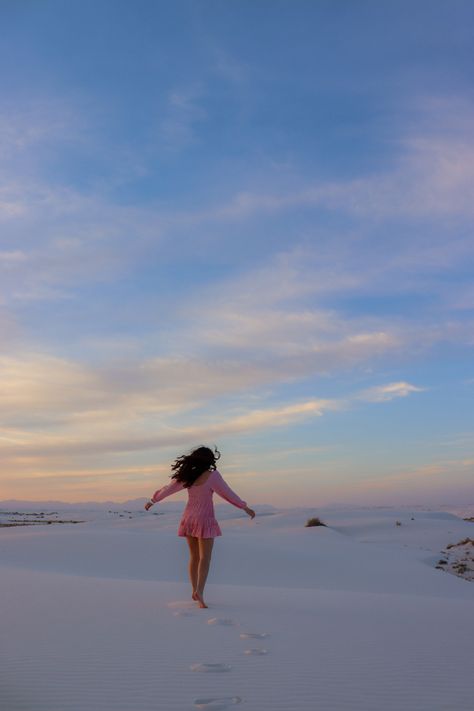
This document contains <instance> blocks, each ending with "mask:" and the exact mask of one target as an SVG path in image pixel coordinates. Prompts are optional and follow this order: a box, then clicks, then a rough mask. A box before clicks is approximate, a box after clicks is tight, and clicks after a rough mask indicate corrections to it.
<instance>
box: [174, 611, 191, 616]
mask: <svg viewBox="0 0 474 711" xmlns="http://www.w3.org/2000/svg"><path fill="white" fill-rule="evenodd" d="M173 615H174V616H175V617H193V615H194V613H193V612H188V610H177V611H176V612H173Z"/></svg>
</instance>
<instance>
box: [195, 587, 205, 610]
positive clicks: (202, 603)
mask: <svg viewBox="0 0 474 711" xmlns="http://www.w3.org/2000/svg"><path fill="white" fill-rule="evenodd" d="M194 594H195V595H196V597H195V598H194V599H195V600H196V601H197V602H198V603H199V607H200V608H204V607H206V608H207V605H206V603H205V602H204V599H203V597H202V595H201V593H198V592H197V591H196V592H195V593H194Z"/></svg>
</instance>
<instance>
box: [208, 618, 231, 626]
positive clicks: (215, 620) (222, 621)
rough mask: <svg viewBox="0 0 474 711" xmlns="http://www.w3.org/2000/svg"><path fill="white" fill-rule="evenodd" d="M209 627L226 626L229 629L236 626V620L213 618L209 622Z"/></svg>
mask: <svg viewBox="0 0 474 711" xmlns="http://www.w3.org/2000/svg"><path fill="white" fill-rule="evenodd" d="M207 624H208V625H225V626H227V627H230V626H231V625H233V624H234V620H231V619H229V618H228V617H211V618H210V619H209V620H208V621H207Z"/></svg>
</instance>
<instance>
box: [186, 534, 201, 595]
mask: <svg viewBox="0 0 474 711" xmlns="http://www.w3.org/2000/svg"><path fill="white" fill-rule="evenodd" d="M186 538H187V541H188V546H189V563H188V573H189V580H190V582H191V587H192V589H193V594H192V598H193V600H197V598H196V589H197V584H198V567H199V544H198V539H197V538H195V537H194V536H186Z"/></svg>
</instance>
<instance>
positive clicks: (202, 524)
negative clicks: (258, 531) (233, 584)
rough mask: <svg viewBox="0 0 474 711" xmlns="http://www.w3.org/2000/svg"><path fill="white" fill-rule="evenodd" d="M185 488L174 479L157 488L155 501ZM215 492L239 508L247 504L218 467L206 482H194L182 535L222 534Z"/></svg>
mask: <svg viewBox="0 0 474 711" xmlns="http://www.w3.org/2000/svg"><path fill="white" fill-rule="evenodd" d="M182 489H184V485H183V482H181V481H176V479H173V480H172V481H171V483H170V484H167V485H166V486H164V487H163V488H162V489H158V491H155V493H154V494H153V496H152V497H151V501H153V502H155V503H156V502H157V501H162V500H163V499H165V498H166V497H167V496H171V494H175V493H176V492H177V491H181V490H182ZM214 492H216V494H219V496H221V497H222V498H223V499H225V500H226V501H228V502H229V504H233V505H234V506H237V508H239V509H245V508H246V506H247V502H246V501H242V499H239V497H238V496H237V494H236V493H235V492H234V491H232V489H231V488H230V486H229V485H228V484H226V482H225V481H224V479H223V478H222V475H221V473H220V472H218V471H217V469H215V470H214V471H212V472H211V474H210V475H209V476H208V478H207V480H206V481H205V482H204V483H203V484H193V485H192V486H190V487H189V489H188V503H187V504H186V508H185V509H184V512H183V516H182V518H181V522H180V524H179V529H178V536H195V537H196V538H215V537H216V536H222V531H221V529H220V527H219V524H218V523H217V521H216V517H215V514H214V504H213V502H212V495H213V493H214Z"/></svg>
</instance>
